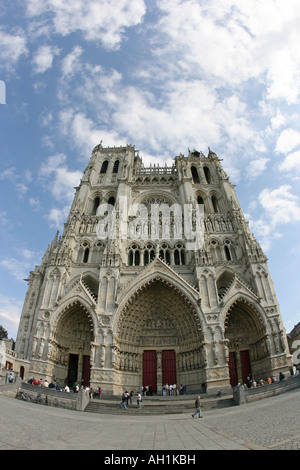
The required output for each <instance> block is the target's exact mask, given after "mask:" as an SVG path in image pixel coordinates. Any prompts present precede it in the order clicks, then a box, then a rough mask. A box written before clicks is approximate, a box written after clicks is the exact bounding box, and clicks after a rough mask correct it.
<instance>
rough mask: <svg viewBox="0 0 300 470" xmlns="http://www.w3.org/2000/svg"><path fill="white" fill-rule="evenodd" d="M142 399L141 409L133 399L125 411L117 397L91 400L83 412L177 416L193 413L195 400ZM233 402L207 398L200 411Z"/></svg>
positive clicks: (228, 399)
mask: <svg viewBox="0 0 300 470" xmlns="http://www.w3.org/2000/svg"><path fill="white" fill-rule="evenodd" d="M169 398H172V399H168V398H158V397H143V400H142V407H141V408H140V409H139V408H138V407H137V403H136V398H134V399H133V403H132V405H130V404H129V405H128V407H127V410H124V407H122V408H120V403H121V398H119V397H106V398H101V399H97V398H95V399H92V400H90V401H89V403H88V405H87V407H86V408H85V410H84V411H85V412H88V413H101V414H117V413H126V414H133V415H140V414H142V415H144V414H153V415H161V414H162V415H163V414H178V413H193V412H194V411H195V398H194V397H193V398H191V397H189V398H182V399H180V398H179V397H169ZM233 405H234V401H233V398H232V397H224V398H207V399H205V398H204V399H202V400H201V409H202V410H203V412H204V411H207V410H212V409H216V408H225V407H229V406H233Z"/></svg>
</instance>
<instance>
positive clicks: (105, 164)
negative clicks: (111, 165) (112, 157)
mask: <svg viewBox="0 0 300 470" xmlns="http://www.w3.org/2000/svg"><path fill="white" fill-rule="evenodd" d="M107 167H108V160H105V161H104V162H103V163H102V166H101V170H100V173H106V172H107Z"/></svg>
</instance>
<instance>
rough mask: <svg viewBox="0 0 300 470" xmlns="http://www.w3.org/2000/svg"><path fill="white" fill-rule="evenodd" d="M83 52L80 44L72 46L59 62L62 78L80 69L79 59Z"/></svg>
mask: <svg viewBox="0 0 300 470" xmlns="http://www.w3.org/2000/svg"><path fill="white" fill-rule="evenodd" d="M82 53H83V48H82V47H80V46H75V47H73V49H72V51H71V52H70V53H69V54H68V55H66V56H65V57H64V59H63V60H62V62H61V70H62V76H63V78H66V77H71V76H73V75H74V74H75V73H77V72H78V71H79V70H80V69H81V63H80V61H79V58H80V56H81V55H82Z"/></svg>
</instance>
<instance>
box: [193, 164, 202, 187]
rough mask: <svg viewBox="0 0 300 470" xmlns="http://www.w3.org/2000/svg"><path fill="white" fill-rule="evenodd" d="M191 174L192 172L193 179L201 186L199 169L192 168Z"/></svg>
mask: <svg viewBox="0 0 300 470" xmlns="http://www.w3.org/2000/svg"><path fill="white" fill-rule="evenodd" d="M191 172H192V177H193V181H194V183H196V184H199V183H200V178H199V174H198V171H197V168H196V167H194V166H192V167H191Z"/></svg>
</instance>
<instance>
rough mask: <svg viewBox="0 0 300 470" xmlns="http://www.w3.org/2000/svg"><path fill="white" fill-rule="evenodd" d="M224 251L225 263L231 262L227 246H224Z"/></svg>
mask: <svg viewBox="0 0 300 470" xmlns="http://www.w3.org/2000/svg"><path fill="white" fill-rule="evenodd" d="M224 250H225V256H226V259H227V261H230V260H231V254H230V251H229V248H228V246H227V245H225V246H224Z"/></svg>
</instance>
